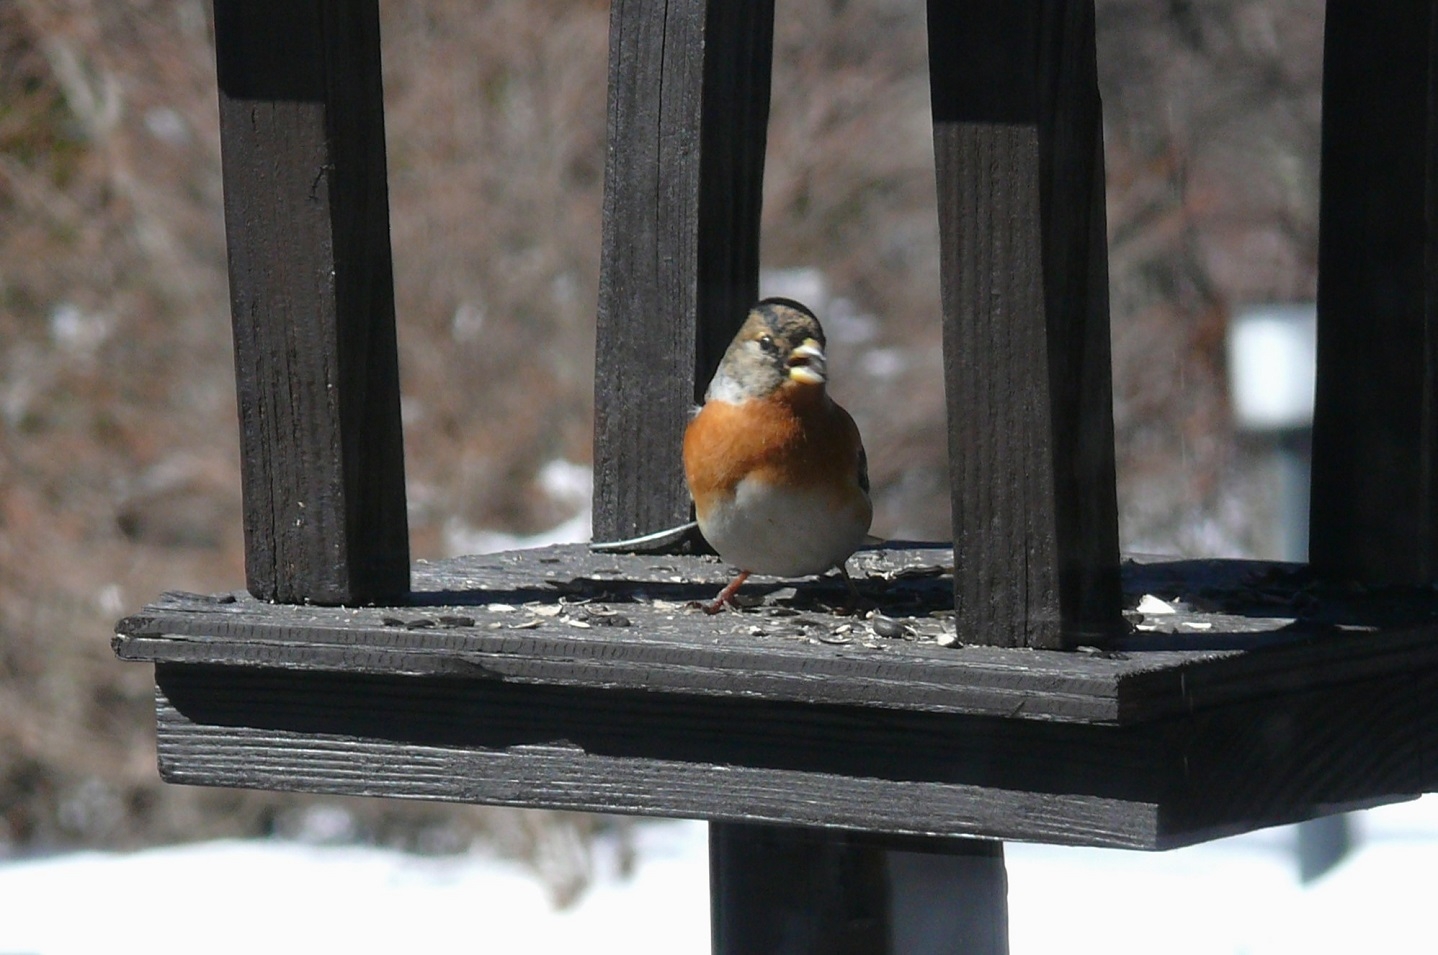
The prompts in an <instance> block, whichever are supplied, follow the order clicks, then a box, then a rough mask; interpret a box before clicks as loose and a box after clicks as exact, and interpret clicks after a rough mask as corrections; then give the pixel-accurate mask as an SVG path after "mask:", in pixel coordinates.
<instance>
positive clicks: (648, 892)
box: [0, 796, 1438, 955]
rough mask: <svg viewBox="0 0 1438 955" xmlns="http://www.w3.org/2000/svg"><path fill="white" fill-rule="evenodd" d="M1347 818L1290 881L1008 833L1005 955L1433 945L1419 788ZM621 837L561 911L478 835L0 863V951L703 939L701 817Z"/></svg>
mask: <svg viewBox="0 0 1438 955" xmlns="http://www.w3.org/2000/svg"><path fill="white" fill-rule="evenodd" d="M1352 818H1353V820H1354V829H1355V830H1356V835H1357V841H1358V847H1357V849H1356V851H1354V852H1353V853H1352V854H1351V855H1350V856H1349V857H1348V858H1347V859H1346V860H1345V861H1344V862H1343V863H1342V864H1340V865H1339V866H1338V867H1337V868H1335V869H1333V870H1332V871H1331V872H1329V873H1328V874H1327V875H1325V876H1323V877H1322V878H1320V879H1318V880H1316V881H1315V882H1313V883H1311V884H1310V885H1308V886H1304V885H1301V884H1300V882H1299V880H1298V877H1297V864H1296V862H1295V859H1294V853H1293V842H1294V836H1293V830H1291V829H1276V830H1269V831H1265V832H1258V833H1252V834H1249V835H1245V836H1238V837H1234V838H1230V839H1224V840H1220V841H1218V842H1214V843H1209V844H1207V845H1203V846H1196V847H1193V848H1188V849H1179V850H1175V851H1172V852H1167V853H1160V854H1150V853H1139V852H1126V851H1120V850H1093V849H1061V848H1054V847H1047V846H1033V845H1020V844H1010V845H1009V846H1008V847H1007V849H1006V854H1007V863H1008V873H1009V916H1010V941H1011V948H1012V952H1013V955H1040V953H1042V955H1049V953H1055V952H1064V953H1085V952H1103V953H1105V955H1124V953H1133V955H1153V953H1155V952H1162V953H1165V955H1184V953H1195V955H1197V953H1203V955H1217V953H1233V955H1239V953H1243V955H1280V953H1304V955H1321V953H1329V952H1331V953H1345V955H1349V953H1358V952H1383V953H1405V952H1415V953H1417V952H1434V951H1438V915H1435V910H1434V903H1433V897H1434V891H1433V889H1434V884H1433V883H1434V880H1433V879H1432V877H1431V871H1432V867H1433V865H1434V862H1435V861H1438V797H1432V796H1430V797H1425V798H1424V799H1421V800H1418V801H1415V802H1409V803H1402V804H1398V805H1394V806H1388V807H1383V808H1379V809H1375V810H1370V811H1368V812H1365V813H1361V814H1358V815H1356V816H1354V817H1352ZM632 837H633V839H634V841H635V848H636V849H637V865H636V866H635V867H634V869H633V871H632V872H631V873H630V874H629V875H621V874H620V871H619V870H620V868H621V866H620V862H619V858H620V852H619V850H618V846H617V845H615V844H612V843H605V842H604V841H603V840H601V841H600V844H599V846H598V847H597V849H598V851H597V853H596V859H595V864H596V873H595V880H594V884H593V886H592V887H591V888H590V890H589V891H588V892H587V893H586V894H585V895H584V896H582V897H581V898H580V899H579V901H578V902H577V903H576V904H574V905H573V906H570V907H569V908H567V909H563V910H557V909H556V908H555V907H554V906H553V905H552V904H551V903H550V901H549V896H548V895H547V893H546V891H545V890H544V888H543V886H542V885H541V884H540V883H539V882H538V881H537V880H536V879H535V878H534V877H533V875H532V874H531V872H530V870H527V869H525V868H522V867H520V866H519V865H517V864H515V863H511V862H506V861H503V860H501V859H499V858H497V857H495V856H493V855H490V854H486V853H473V854H468V855H459V856H448V857H433V856H428V857H426V856H414V855H406V854H404V853H400V852H394V851H388V850H380V849H372V848H361V847H353V846H323V845H309V844H305V843H301V842H283V841H276V840H248V841H225V842H212V843H204V844H198V845H189V846H184V847H178V848H169V849H149V850H145V851H142V852H136V853H131V854H104V853H93V852H86V853H77V854H73V855H61V856H56V857H53V858H47V859H35V860H28V861H10V862H5V863H0V953H3V955H21V953H25V955H65V953H86V955H89V953H95V952H105V953H110V955H122V953H128V952H136V953H139V952H144V953H150V952H153V951H155V950H156V949H161V950H163V949H167V948H169V949H175V950H183V951H197V952H211V953H226V952H245V953H250V952H254V951H264V952H268V953H271V955H287V953H291V952H313V951H345V952H355V953H365V952H376V953H378V952H401V951H426V952H485V953H529V952H565V953H596V955H599V953H611V952H612V953H624V955H648V953H654V955H660V953H663V955H690V953H692V955H699V953H706V952H708V951H709V923H708V918H709V914H708V887H707V879H708V874H707V865H708V857H707V845H706V829H705V826H704V825H703V824H702V823H697V822H645V823H641V824H639V825H638V826H637V827H636V828H635V831H634V833H633V834H632ZM161 898H163V900H164V901H163V902H160V901H158V900H159V899H161Z"/></svg>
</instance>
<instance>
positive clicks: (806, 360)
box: [789, 338, 829, 385]
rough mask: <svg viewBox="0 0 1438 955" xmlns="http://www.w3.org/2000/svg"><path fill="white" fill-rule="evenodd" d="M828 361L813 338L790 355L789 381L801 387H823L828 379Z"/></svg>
mask: <svg viewBox="0 0 1438 955" xmlns="http://www.w3.org/2000/svg"><path fill="white" fill-rule="evenodd" d="M828 366H829V362H828V359H826V358H825V357H824V349H823V348H821V347H819V343H818V342H816V341H815V340H814V339H812V338H806V339H804V344H802V345H800V346H799V347H798V348H796V349H794V350H793V351H792V352H790V353H789V379H790V380H791V381H797V382H798V383H799V384H801V385H822V384H823V383H824V382H825V381H826V380H827V379H828V370H829V367H828Z"/></svg>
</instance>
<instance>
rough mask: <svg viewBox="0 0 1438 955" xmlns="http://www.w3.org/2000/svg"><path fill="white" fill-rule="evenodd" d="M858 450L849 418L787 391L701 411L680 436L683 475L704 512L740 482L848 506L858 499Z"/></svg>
mask: <svg viewBox="0 0 1438 955" xmlns="http://www.w3.org/2000/svg"><path fill="white" fill-rule="evenodd" d="M860 450H861V445H860V441H859V429H858V428H857V427H856V426H855V425H854V420H853V419H852V418H851V417H849V414H848V412H846V411H845V410H844V409H843V408H841V407H839V406H838V405H837V404H835V403H834V402H832V401H831V400H829V399H828V398H827V397H825V396H824V395H823V394H822V393H821V394H819V395H818V396H817V400H815V396H814V395H813V394H812V393H810V389H807V388H806V389H803V390H799V389H794V388H785V389H782V390H781V391H780V392H779V393H778V394H777V395H774V396H771V397H770V398H768V399H758V400H754V401H748V402H745V403H743V404H738V405H734V404H728V403H726V402H719V401H711V402H708V403H706V404H705V405H704V407H703V409H701V410H700V412H699V414H698V415H697V416H696V417H695V418H694V420H693V421H691V422H690V423H689V428H688V430H687V431H686V432H685V434H684V474H685V478H686V479H687V480H688V482H689V491H690V493H691V494H692V495H693V496H694V502H695V504H696V505H698V507H699V508H700V509H701V510H703V509H704V508H705V507H706V506H707V505H708V504H709V503H710V502H711V501H712V500H713V499H714V498H715V497H716V496H723V497H728V496H730V495H732V494H733V493H734V488H735V487H736V486H737V485H738V483H739V482H740V481H741V480H743V479H744V478H745V477H752V478H755V479H757V480H761V481H765V482H771V483H777V484H782V485H784V486H788V487H792V488H795V489H798V488H813V489H815V490H826V491H830V492H831V493H833V494H834V495H835V497H836V499H837V501H838V502H845V501H848V500H850V499H852V497H853V496H854V495H855V494H856V493H857V492H858V473H859V457H860Z"/></svg>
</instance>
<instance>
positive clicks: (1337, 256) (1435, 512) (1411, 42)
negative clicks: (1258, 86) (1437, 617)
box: [1309, 0, 1438, 585]
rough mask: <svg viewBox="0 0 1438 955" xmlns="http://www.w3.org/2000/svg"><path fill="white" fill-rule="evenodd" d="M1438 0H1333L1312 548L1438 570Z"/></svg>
mask: <svg viewBox="0 0 1438 955" xmlns="http://www.w3.org/2000/svg"><path fill="white" fill-rule="evenodd" d="M1435 30H1438V4H1435V3H1433V2H1409V3H1388V4H1371V3H1363V2H1361V0H1331V2H1330V3H1329V4H1328V12H1327V21H1326V39H1325V44H1324V67H1323V84H1324V85H1323V156H1322V178H1321V182H1320V190H1321V191H1320V202H1319V216H1320V227H1319V247H1318V266H1319V278H1318V386H1317V395H1316V402H1315V407H1314V423H1313V485H1312V497H1311V513H1312V520H1311V526H1310V543H1309V553H1310V555H1311V559H1312V562H1313V566H1314V568H1315V569H1316V570H1318V571H1319V572H1320V573H1322V574H1324V575H1326V576H1328V577H1331V578H1338V579H1344V578H1346V579H1352V580H1357V581H1360V582H1362V583H1365V584H1370V585H1373V584H1390V583H1401V584H1425V583H1432V582H1434V581H1438V472H1435V467H1438V460H1435V453H1434V452H1435V446H1438V205H1435V204H1438V125H1436V124H1438V103H1435V96H1438V92H1435V89H1436V88H1438V87H1435V83H1438V73H1435V67H1438V40H1435Z"/></svg>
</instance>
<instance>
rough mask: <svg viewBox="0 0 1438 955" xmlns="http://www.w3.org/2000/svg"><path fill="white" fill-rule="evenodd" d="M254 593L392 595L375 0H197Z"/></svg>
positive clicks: (388, 287)
mask: <svg viewBox="0 0 1438 955" xmlns="http://www.w3.org/2000/svg"><path fill="white" fill-rule="evenodd" d="M215 48H216V56H217V58H218V66H219V86H220V145H221V153H222V160H223V170H224V188H225V230H226V238H227V240H228V243H229V260H230V304H231V312H232V319H233V323H234V336H235V374H236V379H237V387H238V391H239V408H240V446H241V465H242V466H241V477H242V480H243V485H244V509H245V518H244V523H245V565H246V574H247V577H248V582H249V589H250V591H251V593H253V594H254V595H255V596H257V597H260V598H262V599H266V600H278V601H282V602H286V603H300V602H314V603H326V604H333V603H365V602H372V601H380V600H386V599H392V598H396V597H401V596H403V595H404V594H406V593H407V592H408V590H409V532H408V523H407V520H406V516H405V493H404V459H403V443H402V436H401V433H400V419H399V371H398V354H397V351H396V345H395V327H394V284H393V277H392V273H391V266H390V247H389V209H388V198H387V197H388V191H387V186H386V180H385V151H384V111H383V104H382V97H381V84H380V52H379V11H378V5H377V3H376V0H215Z"/></svg>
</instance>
